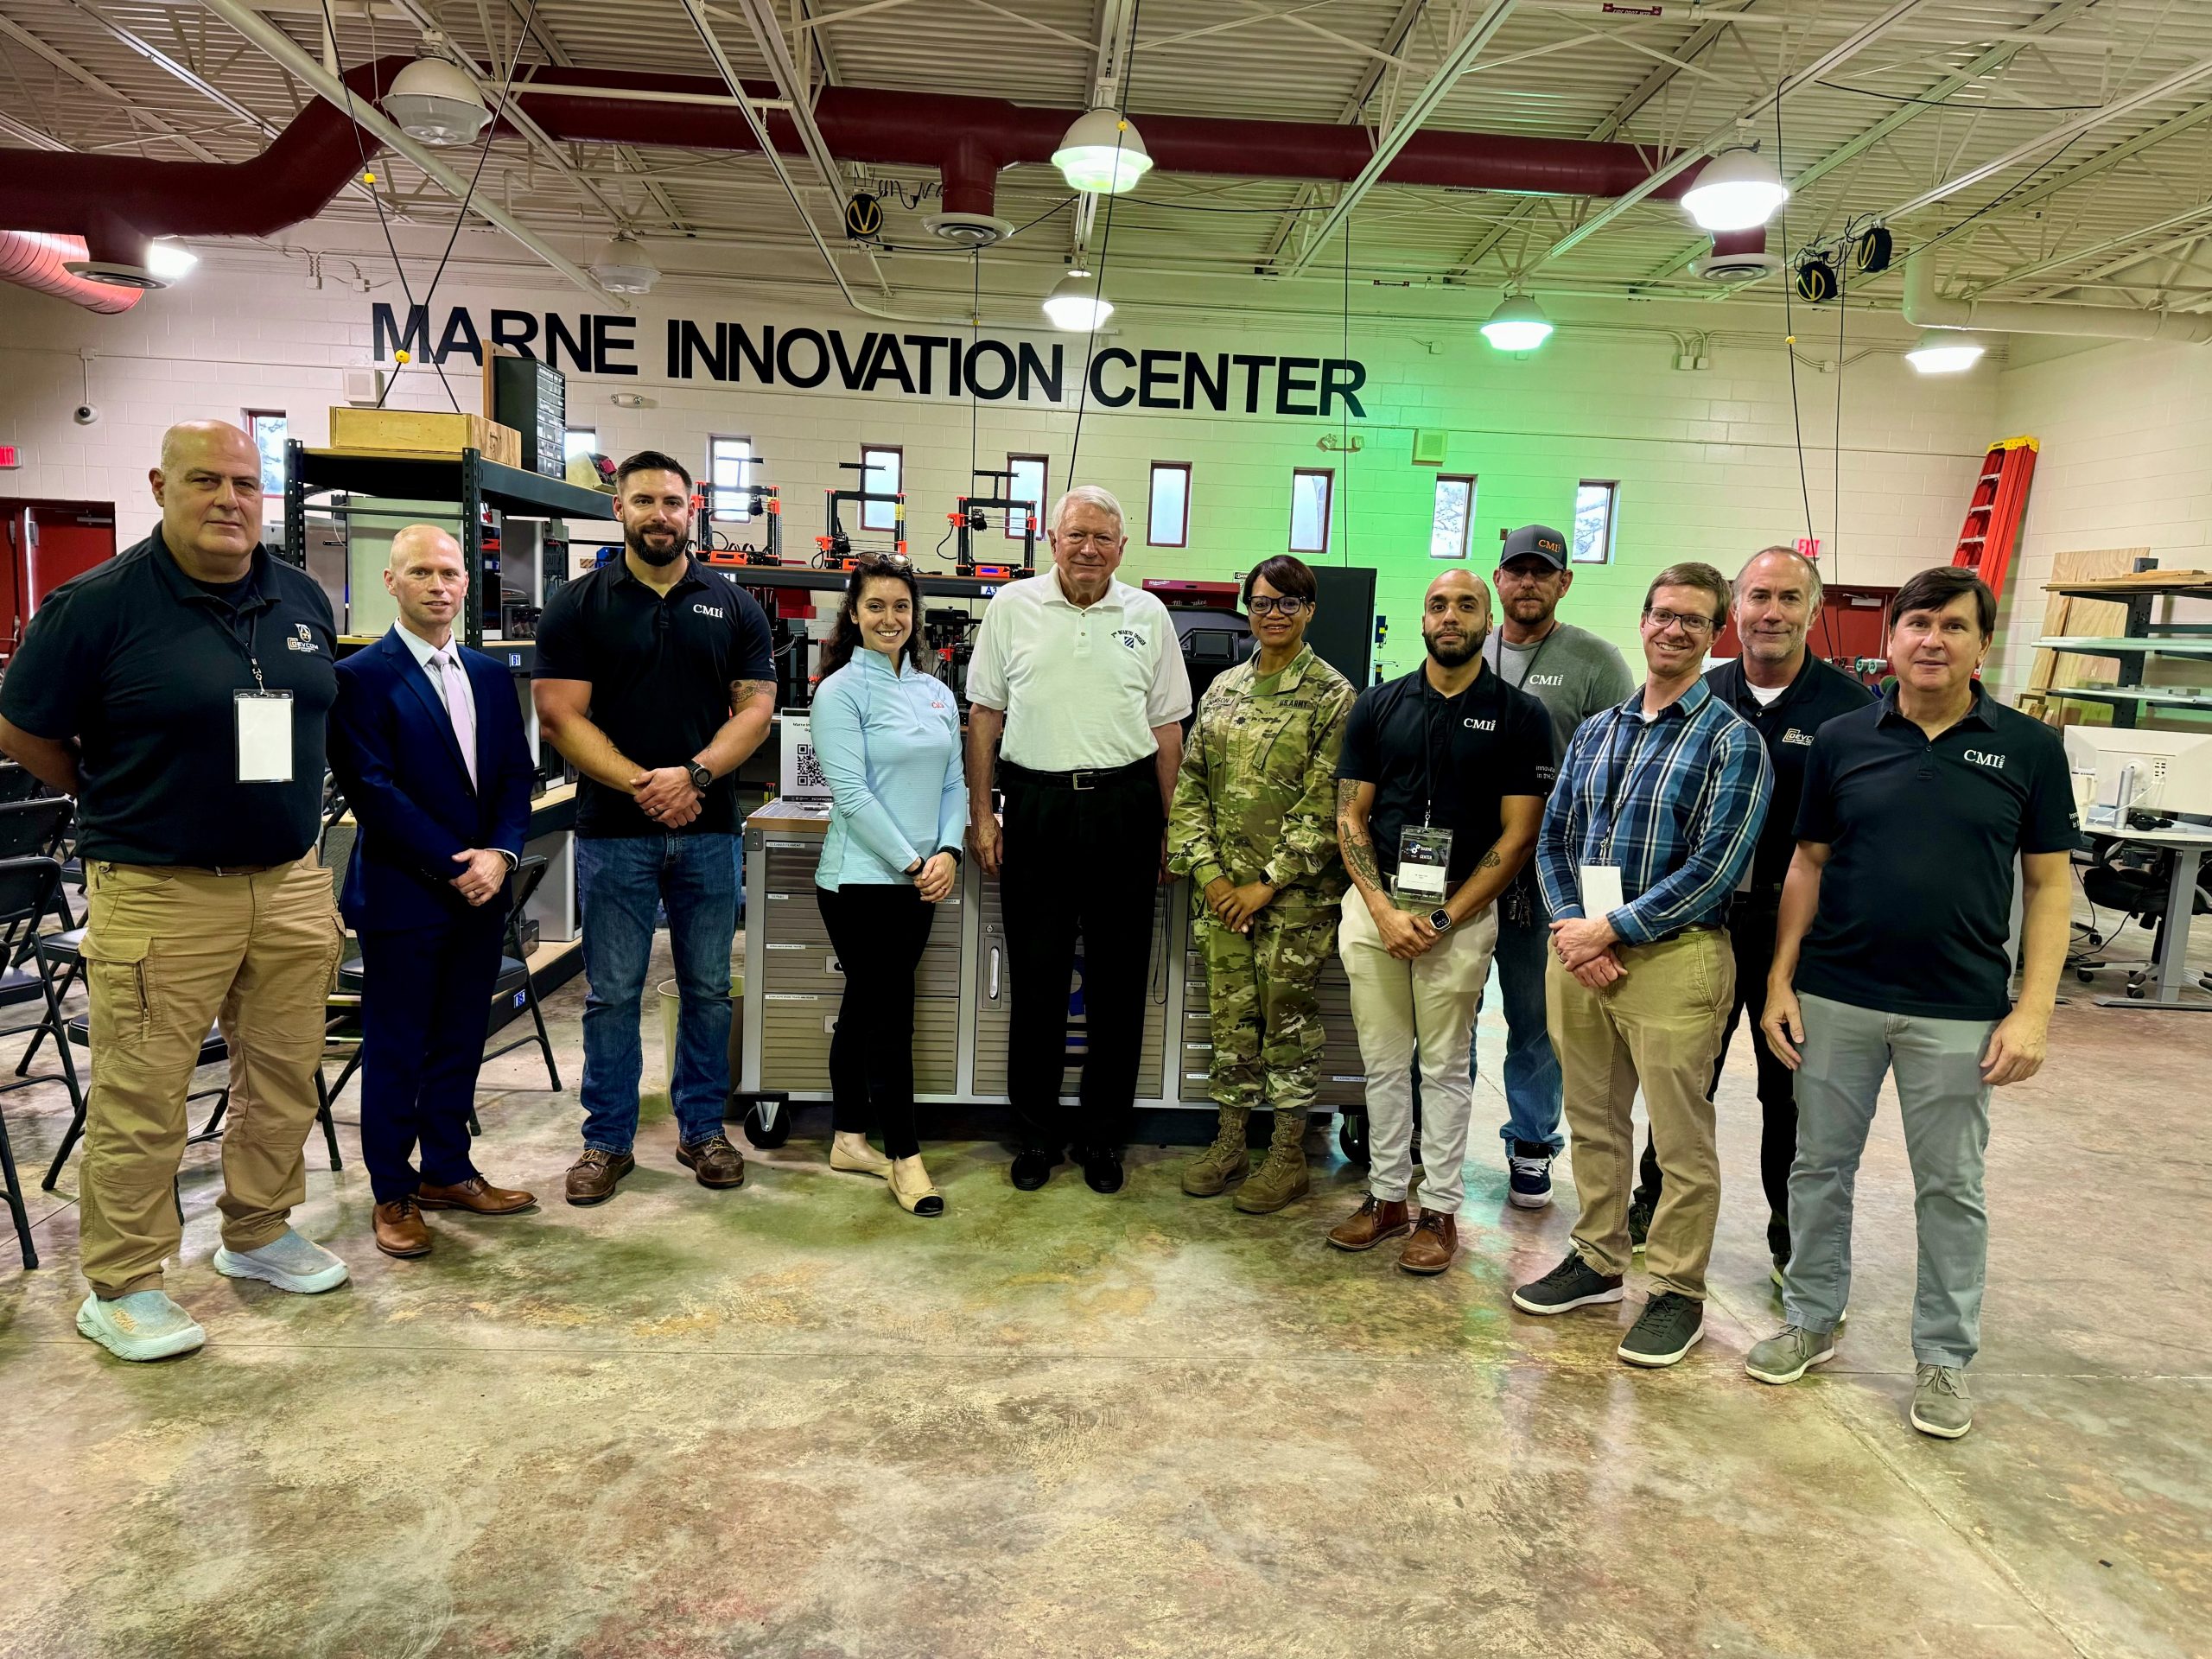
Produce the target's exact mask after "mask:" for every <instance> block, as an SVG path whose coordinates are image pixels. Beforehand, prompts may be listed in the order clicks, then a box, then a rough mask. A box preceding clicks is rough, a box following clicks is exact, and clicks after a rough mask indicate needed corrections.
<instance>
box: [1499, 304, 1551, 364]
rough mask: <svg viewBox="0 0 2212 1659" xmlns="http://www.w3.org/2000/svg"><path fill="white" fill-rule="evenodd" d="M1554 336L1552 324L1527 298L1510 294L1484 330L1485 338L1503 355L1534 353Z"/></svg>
mask: <svg viewBox="0 0 2212 1659" xmlns="http://www.w3.org/2000/svg"><path fill="white" fill-rule="evenodd" d="M1551 333H1552V320H1551V319H1550V318H1549V317H1548V316H1546V315H1544V308H1543V307H1541V306H1540V305H1538V304H1537V303H1536V302H1535V301H1534V300H1532V299H1530V298H1529V296H1527V295H1526V294H1508V295H1507V296H1505V297H1504V299H1503V300H1501V301H1500V302H1498V307H1497V310H1495V311H1493V312H1491V314H1490V321H1487V322H1485V323H1484V324H1483V327H1482V335H1483V338H1484V340H1488V341H1489V342H1490V343H1491V346H1494V347H1495V348H1496V349H1497V350H1498V351H1501V352H1533V351H1535V349H1536V347H1537V346H1541V345H1542V344H1543V343H1544V342H1545V341H1546V340H1548V339H1550V338H1551Z"/></svg>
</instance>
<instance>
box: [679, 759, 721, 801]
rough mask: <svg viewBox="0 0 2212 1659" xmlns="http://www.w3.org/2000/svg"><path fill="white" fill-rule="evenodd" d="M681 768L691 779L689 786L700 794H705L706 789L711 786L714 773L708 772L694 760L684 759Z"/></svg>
mask: <svg viewBox="0 0 2212 1659" xmlns="http://www.w3.org/2000/svg"><path fill="white" fill-rule="evenodd" d="M683 770H684V772H685V774H686V775H687V776H688V777H690V779H691V787H692V788H694V789H696V790H697V791H699V792H700V793H701V794H702V795H703V794H705V793H706V792H707V791H708V790H709V788H711V787H712V786H713V785H714V781H715V774H714V773H713V772H709V771H708V770H707V769H706V768H705V767H704V766H701V765H700V764H699V763H698V762H697V761H696V760H686V761H685V762H684V763H683Z"/></svg>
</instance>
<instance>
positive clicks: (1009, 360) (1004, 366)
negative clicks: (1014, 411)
mask: <svg viewBox="0 0 2212 1659" xmlns="http://www.w3.org/2000/svg"><path fill="white" fill-rule="evenodd" d="M985 353H989V354H991V355H992V356H995V357H996V358H997V359H998V364H999V366H998V382H997V384H996V385H984V384H983V382H982V379H981V378H978V376H977V375H976V364H977V363H978V362H979V361H981V360H982V357H983V356H984V354H985ZM964 372H965V373H966V374H967V377H968V385H969V389H970V390H971V391H974V392H975V394H976V396H977V397H981V398H983V399H985V400H986V401H988V402H990V403H996V402H998V400H999V399H1000V398H1001V397H1005V396H1006V395H1007V392H1009V391H1013V390H1014V353H1012V352H1010V351H1008V350H1007V348H1006V347H1005V346H1002V345H1001V344H1000V343H999V342H998V341H997V340H977V341H976V343H975V344H974V345H973V346H969V348H968V356H967V361H966V367H965V370H964ZM984 372H985V373H988V372H989V371H988V370H985V371H984Z"/></svg>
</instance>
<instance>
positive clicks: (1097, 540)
mask: <svg viewBox="0 0 2212 1659" xmlns="http://www.w3.org/2000/svg"><path fill="white" fill-rule="evenodd" d="M1052 537H1053V539H1054V540H1056V541H1061V542H1065V543H1067V544H1068V545H1069V546H1071V547H1084V546H1090V547H1111V546H1113V545H1114V544H1115V543H1116V542H1118V541H1120V540H1121V539H1122V536H1121V532H1120V531H1111V530H1056V531H1053V532H1052Z"/></svg>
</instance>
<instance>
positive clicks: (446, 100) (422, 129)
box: [384, 57, 492, 149]
mask: <svg viewBox="0 0 2212 1659" xmlns="http://www.w3.org/2000/svg"><path fill="white" fill-rule="evenodd" d="M384 111H385V114H386V115H388V116H390V117H391V118H392V119H393V121H395V122H397V124H398V126H399V130H401V131H402V132H404V133H405V134H406V135H407V136H408V137H410V138H412V139H414V140H415V141H416V143H424V144H434V145H435V146H437V147H439V148H440V149H445V148H448V147H450V146H452V145H454V144H473V143H475V142H476V139H477V136H478V135H479V134H480V133H481V132H482V131H483V130H484V129H485V128H486V127H487V126H489V125H490V124H491V123H492V111H490V110H489V109H487V108H486V107H485V104H484V94H483V93H481V92H478V91H477V90H476V83H475V82H474V81H473V80H471V79H469V78H468V77H467V75H465V74H463V73H461V70H460V69H459V68H458V67H455V66H454V65H453V64H451V63H448V61H447V60H445V59H443V58H442V57H423V58H417V59H416V60H415V61H414V62H412V63H410V64H409V65H408V66H407V67H405V68H404V69H402V70H401V71H400V72H399V73H397V75H394V76H393V77H392V79H391V87H390V88H389V89H388V90H387V91H386V92H385V95H384Z"/></svg>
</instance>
